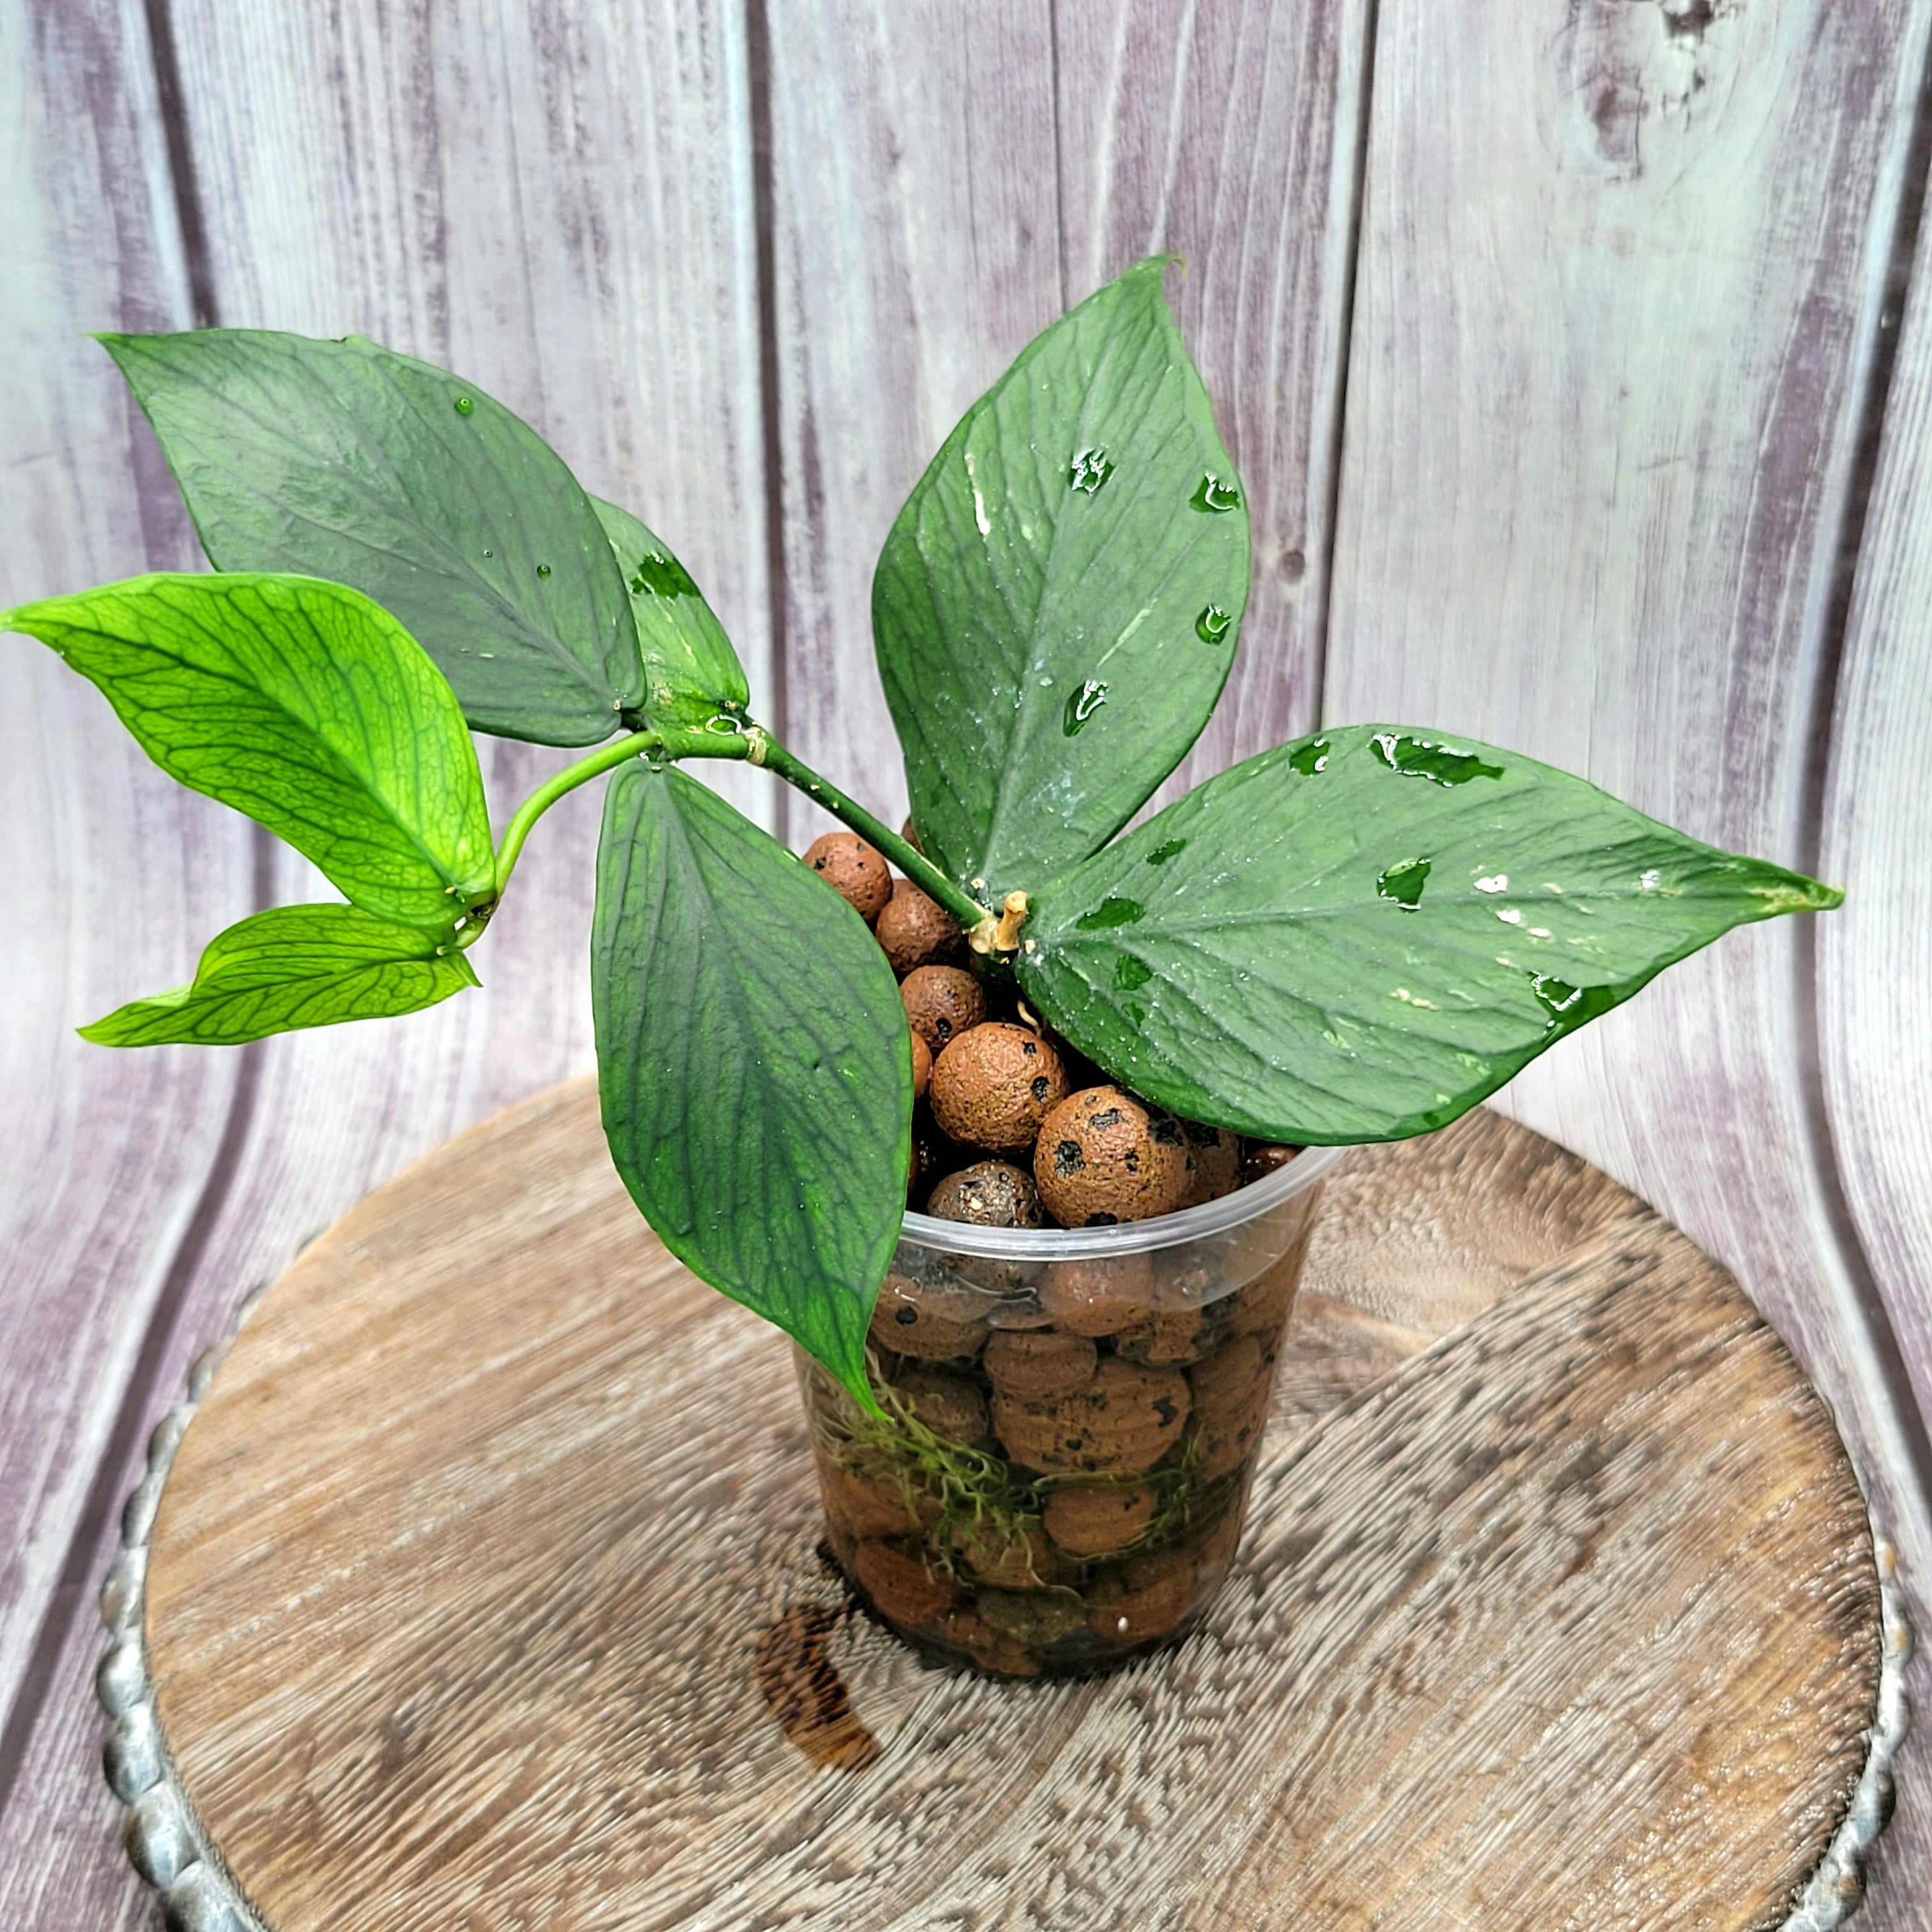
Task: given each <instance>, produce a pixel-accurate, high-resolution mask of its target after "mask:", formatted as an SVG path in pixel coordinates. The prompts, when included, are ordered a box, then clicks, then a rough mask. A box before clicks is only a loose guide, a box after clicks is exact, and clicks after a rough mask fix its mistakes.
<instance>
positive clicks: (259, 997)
mask: <svg viewBox="0 0 1932 1932" xmlns="http://www.w3.org/2000/svg"><path fill="white" fill-rule="evenodd" d="M476 983H477V980H476V975H475V974H474V973H473V972H472V971H471V970H470V966H469V960H468V959H466V958H465V957H464V956H463V954H462V953H460V952H458V950H456V949H455V947H453V946H452V945H451V944H449V943H448V942H447V941H439V940H438V939H437V937H436V935H434V934H433V933H427V932H423V931H422V930H421V929H419V928H417V927H414V926H392V925H391V924H390V923H389V922H388V921H387V920H386V919H375V918H372V917H371V916H370V914H368V913H366V912H362V911H360V910H358V909H357V908H356V907H354V906H346V905H299V906H277V907H274V908H273V909H272V910H269V911H268V912H258V913H255V914H254V916H252V917H251V918H248V919H243V920H242V922H240V924H239V925H237V926H230V927H229V929H228V930H227V931H226V932H223V933H219V934H217V935H216V936H215V937H214V938H213V939H211V940H210V941H208V947H207V949H206V950H205V951H204V952H203V953H202V956H201V964H200V965H199V968H196V972H195V976H194V982H193V985H191V986H178V987H176V988H175V990H174V991H173V992H171V993H161V994H157V995H155V996H154V998H151V999H146V1000H135V1001H131V1002H130V1004H127V1006H124V1007H121V1008H119V1009H118V1010H117V1011H115V1012H113V1013H110V1014H109V1015H108V1016H107V1018H106V1019H99V1020H96V1021H95V1022H94V1024H93V1025H92V1026H84V1027H83V1028H81V1029H80V1037H81V1038H82V1039H83V1040H92V1041H93V1042H94V1043H95V1045H96V1046H165V1045H167V1044H169V1043H178V1042H185V1043H188V1044H190V1045H193V1046H240V1045H241V1044H242V1043H243V1042H244V1041H245V1040H260V1039H261V1038H263V1036H264V1035H266V1034H272V1033H291V1032H293V1031H296V1029H297V1028H302V1027H317V1026H333V1025H335V1024H336V1023H337V1022H338V1021H341V1020H366V1019H383V1018H386V1017H387V1016H390V1015H392V1014H395V1013H415V1012H416V1011H418V1010H419V1009H420V1008H422V1007H433V1006H434V1005H435V1004H437V1001H439V1000H446V999H448V998H449V996H450V995H451V994H452V993H459V992H461V991H462V990H463V988H464V987H466V986H475V984H476Z"/></svg>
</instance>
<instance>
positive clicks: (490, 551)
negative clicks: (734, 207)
mask: <svg viewBox="0 0 1932 1932" xmlns="http://www.w3.org/2000/svg"><path fill="white" fill-rule="evenodd" d="M483 554H484V556H495V555H496V552H495V551H494V550H485V551H484V553H483Z"/></svg>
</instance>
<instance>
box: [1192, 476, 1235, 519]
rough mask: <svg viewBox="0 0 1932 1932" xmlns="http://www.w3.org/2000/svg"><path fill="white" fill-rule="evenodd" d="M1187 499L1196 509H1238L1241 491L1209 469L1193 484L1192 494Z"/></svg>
mask: <svg viewBox="0 0 1932 1932" xmlns="http://www.w3.org/2000/svg"><path fill="white" fill-rule="evenodd" d="M1187 500H1188V502H1190V503H1191V504H1193V506H1194V507H1195V508H1196V509H1197V510H1208V511H1217V512H1219V511H1226V510H1238V509H1239V508H1241V491H1240V490H1238V489H1236V488H1235V486H1234V484H1232V483H1230V482H1229V481H1228V480H1227V479H1226V478H1225V477H1222V476H1217V475H1215V474H1214V471H1213V470H1211V469H1210V470H1208V472H1206V473H1205V475H1203V476H1202V478H1201V481H1199V483H1197V484H1195V486H1194V493H1193V496H1190V497H1189V498H1188V499H1187Z"/></svg>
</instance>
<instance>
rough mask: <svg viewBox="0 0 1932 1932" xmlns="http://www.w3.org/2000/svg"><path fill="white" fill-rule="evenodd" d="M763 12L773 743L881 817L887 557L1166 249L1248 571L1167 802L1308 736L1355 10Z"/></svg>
mask: <svg viewBox="0 0 1932 1932" xmlns="http://www.w3.org/2000/svg"><path fill="white" fill-rule="evenodd" d="M771 14H772V17H771V71H772V101H771V120H772V144H771V152H772V206H773V210H774V223H775V229H774V238H773V239H774V247H773V256H774V260H775V266H776V270H777V273H776V278H775V280H776V290H775V309H774V319H775V328H776V343H775V350H776V362H777V368H778V389H777V401H778V407H779V410H780V412H781V431H782V436H781V447H782V450H783V461H782V479H783V489H782V495H781V512H782V517H783V524H784V556H785V560H786V562H785V578H786V580H785V610H786V616H785V638H784V658H785V676H786V692H787V713H786V717H785V718H784V730H786V732H787V733H788V734H789V736H790V741H791V742H792V743H793V745H794V747H795V748H796V749H797V750H798V751H799V754H801V755H802V757H805V758H806V759H807V760H809V761H811V763H814V764H816V765H817V766H819V768H820V769H823V770H824V771H826V772H828V774H829V775H832V776H833V777H835V778H837V779H838V781H839V782H840V783H841V784H845V785H846V786H847V787H848V788H852V789H856V790H857V791H858V792H859V794H860V795H861V796H863V797H865V799H867V801H868V802H870V803H871V804H873V805H874V806H875V807H876V808H878V809H880V811H884V812H887V813H889V814H896V813H897V812H898V811H900V810H901V809H902V808H903V805H904V778H903V774H902V772H901V768H900V764H899V757H898V745H897V742H896V740H895V738H894V737H893V735H892V727H891V723H890V721H889V718H888V716H887V715H886V708H885V700H884V697H883V694H882V693H881V692H880V689H879V684H878V676H877V671H876V670H875V669H874V664H873V660H872V649H871V580H872V569H873V565H874V562H876V560H877V556H878V552H879V547H880V544H881V543H882V542H883V541H884V538H885V535H886V530H887V529H889V526H890V525H891V523H892V518H893V517H894V515H895V514H896V513H897V511H898V508H899V505H901V502H904V499H905V496H906V493H907V491H908V490H910V488H911V487H912V485H913V483H914V482H915V481H916V480H917V478H918V477H919V474H920V472H922V470H923V469H924V468H925V466H926V463H927V462H928V461H929V460H930V458H931V457H932V453H933V452H934V451H935V450H936V449H938V446H939V445H940V444H941V442H942V441H944V439H945V437H946V436H947V434H948V432H949V431H950V430H951V429H952V428H953V425H954V423H955V422H956V421H957V420H958V419H959V416H960V414H961V413H962V412H963V411H964V410H965V408H966V407H967V406H968V404H970V403H971V401H973V400H974V398H975V397H976V396H977V395H979V394H980V392H981V391H983V389H985V388H986V386H987V385H988V384H989V383H991V382H992V380H994V379H995V377H997V376H998V375H999V374H1000V373H1001V371H1002V370H1003V369H1004V368H1005V367H1006V365H1007V362H1009V361H1010V359H1011V358H1012V357H1013V356H1014V355H1015V354H1016V353H1017V352H1018V351H1019V350H1020V349H1021V348H1022V347H1023V346H1024V345H1025V343H1026V342H1027V341H1028V340H1029V339H1030V338H1031V337H1032V336H1033V335H1034V334H1035V333H1036V332H1038V331H1039V330H1040V329H1042V328H1043V327H1044V326H1046V324H1047V323H1049V322H1051V321H1052V320H1054V319H1055V317H1057V316H1058V314H1061V311H1063V310H1064V308H1067V306H1069V305H1071V304H1072V303H1074V302H1078V301H1080V300H1081V299H1083V298H1084V297H1085V296H1087V295H1088V294H1090V293H1091V292H1092V290H1094V288H1095V287H1097V286H1098V285H1099V284H1100V283H1101V282H1103V281H1106V279H1107V278H1109V277H1110V276H1112V275H1117V274H1118V273H1119V272H1121V270H1122V269H1124V268H1127V266H1130V264H1132V263H1134V262H1136V261H1137V260H1140V259H1141V258H1142V257H1144V256H1147V255H1149V254H1160V253H1163V252H1166V251H1173V252H1175V253H1178V254H1181V256H1183V257H1186V258H1187V261H1188V263H1189V267H1188V269H1187V273H1186V274H1185V275H1181V276H1179V277H1177V278H1175V280H1174V281H1172V284H1171V286H1170V290H1169V293H1170V298H1171V299H1172V301H1173V302H1175V305H1176V308H1177V312H1178V314H1179V316H1180V318H1181V326H1182V329H1183V330H1184V332H1185V334H1186V335H1187V338H1188V341H1189V343H1190V347H1192V348H1193V350H1194V352H1195V354H1196V357H1197V359H1199V362H1200V363H1201V365H1202V372H1203V374H1204V375H1205V378H1206V380H1207V383H1208V389H1209V392H1210V394H1211V395H1212V397H1213V398H1214V404H1215V409H1216V413H1217V417H1218V419H1219V420H1220V424H1221V426H1222V429H1223V434H1224V435H1225V436H1226V437H1227V440H1228V441H1229V446H1230V449H1231V452H1232V454H1233V455H1235V458H1236V460H1237V461H1238V463H1240V465H1241V471H1242V475H1243V478H1244V481H1245V483H1246V485H1247V493H1248V497H1249V501H1250V505H1251V507H1252V508H1253V513H1254V517H1255V544H1256V571H1255V588H1254V594H1253V601H1252V603H1251V605H1250V615H1249V617H1248V619H1247V625H1246V629H1245V634H1244V640H1243V643H1242V647H1241V655H1240V658H1239V660H1238V664H1237V667H1236V670H1235V675H1234V679H1233V680H1232V683H1231V685H1230V687H1229V695H1228V697H1226V699H1225V700H1223V709H1222V712H1221V715H1220V716H1219V717H1217V719H1216V721H1215V722H1214V725H1213V726H1211V727H1210V730H1209V732H1208V735H1207V736H1206V738H1205V739H1204V741H1203V743H1202V746H1201V747H1200V748H1199V750H1198V751H1197V752H1196V754H1195V756H1194V757H1193V759H1192V760H1190V763H1189V765H1188V766H1187V768H1186V769H1185V771H1184V773H1183V775H1182V779H1181V780H1179V781H1176V782H1177V783H1179V782H1182V781H1187V779H1188V778H1190V777H1191V778H1199V777H1200V776H1202V775H1205V772H1207V771H1208V770H1209V769H1218V768H1219V767H1220V766H1221V765H1223V764H1225V763H1228V762H1229V760H1231V759H1232V758H1233V757H1237V756H1240V755H1242V754H1245V753H1247V752H1249V751H1256V750H1259V749H1260V748H1262V746H1264V745H1268V744H1273V743H1276V742H1279V741H1280V739H1283V738H1284V737H1286V736H1290V735H1292V733H1294V732H1295V731H1296V730H1301V729H1306V728H1309V727H1312V726H1313V724H1314V722H1315V721H1316V709H1317V705H1318V702H1319V691H1318V685H1319V663H1320V656H1319V652H1320V636H1321V627H1322V616H1323V610H1324V601H1325V592H1326V580H1327V559H1328V544H1329V529H1330V497H1331V490H1332V486H1333V479H1334V460H1333V459H1334V440H1335V428H1336V415H1337V408H1338V407H1339V403H1340V371H1341V353H1340V352H1341V347H1342V338H1343V332H1344V330H1343V321H1344V317H1345V315H1346V304H1347V290H1348V259H1347V258H1348V251H1349V245H1350V240H1351V234H1350V226H1349V213H1350V208H1351V205H1352V195H1353V192H1354V185H1355V163H1356V149H1357V145H1358V142H1357V131H1356V130H1357V116H1358V112H1359V101H1360V92H1361V80H1362V65H1363V60H1362V55H1363V26H1362V22H1363V17H1364V16H1363V9H1362V7H1361V6H1360V5H1358V4H1356V3H1355V0H1340V4H1334V5H1324V6H1321V7H1308V8H1289V7H1279V6H1270V5H1263V4H1260V0H1253V4H1250V0H1243V4H1240V5H1229V6H1225V7H1199V6H1196V5H1188V4H1184V0H1135V4H1133V5H1130V6H1124V7H1119V8H1117V9H1114V8H1109V9H1100V8H1077V7H1058V8H1056V7H1052V6H1050V5H1046V4H1044V0H1002V4H1001V5H998V6H995V7H990V8H986V7H980V8H974V9H971V10H968V11H965V12H963V13H962V12H961V11H960V10H958V9H956V8H953V7H944V6H942V5H935V4H931V0H922V4H919V5H911V6H907V5H877V4H872V0H838V4H837V5H831V6H827V7H820V8H792V7H774V8H772V10H771ZM793 810H794V811H795V812H796V811H797V810H798V808H797V807H796V806H794V807H793ZM800 823H801V825H802V824H803V821H802V820H801V821H800ZM811 829H817V827H816V824H815V823H814V824H813V825H812V826H811Z"/></svg>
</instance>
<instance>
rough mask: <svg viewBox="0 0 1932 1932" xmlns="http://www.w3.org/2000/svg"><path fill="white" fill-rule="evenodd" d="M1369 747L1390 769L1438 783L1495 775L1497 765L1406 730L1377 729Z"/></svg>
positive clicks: (1499, 774) (1498, 773)
mask: <svg viewBox="0 0 1932 1932" xmlns="http://www.w3.org/2000/svg"><path fill="white" fill-rule="evenodd" d="M1369 748H1370V751H1373V753H1374V754H1375V755H1376V757H1378V758H1379V759H1380V760H1382V763H1384V764H1385V765H1386V766H1388V768H1389V769H1390V770H1391V771H1392V772H1400V773H1401V774H1402V775H1403V777H1404V778H1431V779H1433V780H1434V781H1435V782H1436V784H1439V785H1459V784H1468V783H1469V781H1470V780H1471V779H1472V778H1501V777H1502V775H1503V768H1502V766H1500V765H1492V764H1488V763H1485V762H1484V760H1482V759H1481V757H1478V755H1477V754H1475V752H1474V751H1457V750H1456V749H1455V748H1454V747H1453V746H1452V745H1445V744H1442V743H1440V742H1437V741H1436V740H1435V739H1430V738H1417V737H1412V736H1410V734H1409V733H1408V732H1406V731H1378V732H1377V733H1376V735H1375V736H1373V738H1371V739H1370V740H1369Z"/></svg>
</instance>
